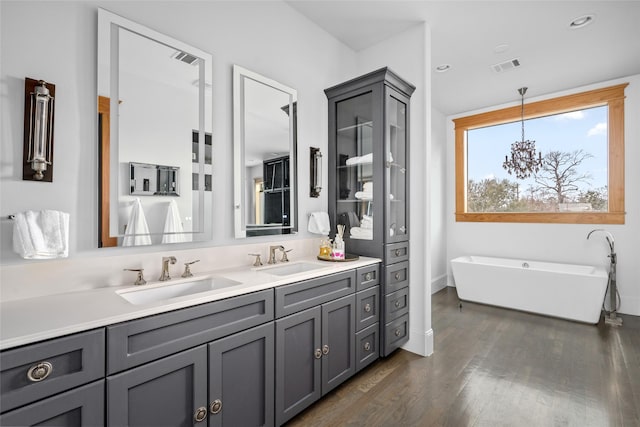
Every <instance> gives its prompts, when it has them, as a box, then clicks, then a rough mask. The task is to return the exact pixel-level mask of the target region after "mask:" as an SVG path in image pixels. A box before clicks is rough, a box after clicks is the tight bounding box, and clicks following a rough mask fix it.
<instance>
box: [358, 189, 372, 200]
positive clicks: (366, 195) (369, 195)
mask: <svg viewBox="0 0 640 427" xmlns="http://www.w3.org/2000/svg"><path fill="white" fill-rule="evenodd" d="M355 198H356V199H359V200H373V193H368V192H366V191H356V194H355Z"/></svg>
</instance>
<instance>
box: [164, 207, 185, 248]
mask: <svg viewBox="0 0 640 427" xmlns="http://www.w3.org/2000/svg"><path fill="white" fill-rule="evenodd" d="M183 233H184V229H183V228H182V220H181V219H180V211H179V210H178V204H177V203H176V201H175V200H171V201H170V202H169V206H168V207H167V216H166V218H165V220H164V234H163V235H162V243H182V242H186V241H187V239H186V238H185V237H186V236H185V235H184V234H183Z"/></svg>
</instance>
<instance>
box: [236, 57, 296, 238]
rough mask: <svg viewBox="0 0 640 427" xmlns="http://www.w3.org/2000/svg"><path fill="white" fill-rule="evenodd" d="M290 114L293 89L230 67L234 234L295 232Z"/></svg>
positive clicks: (293, 146) (293, 110) (293, 142)
mask: <svg viewBox="0 0 640 427" xmlns="http://www.w3.org/2000/svg"><path fill="white" fill-rule="evenodd" d="M296 116H297V92H296V90H295V89H292V88H290V87H287V86H285V85H283V84H281V83H278V82H276V81H274V80H271V79H269V78H266V77H264V76H261V75H260V74H257V73H254V72H252V71H249V70H247V69H245V68H242V67H240V66H238V65H234V66H233V128H234V132H233V142H234V208H235V209H234V210H235V236H236V238H244V237H252V236H265V235H275V234H291V233H295V232H297V230H298V218H297V210H298V209H297V191H296V189H297V182H296V181H297V179H296V177H297V173H296V170H297V168H296V152H297V117H296Z"/></svg>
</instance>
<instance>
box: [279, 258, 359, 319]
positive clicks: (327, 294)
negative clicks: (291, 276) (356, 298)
mask: <svg viewBox="0 0 640 427" xmlns="http://www.w3.org/2000/svg"><path fill="white" fill-rule="evenodd" d="M355 289H356V271H355V270H351V271H345V272H343V273H337V274H332V275H330V276H325V277H320V278H317V279H311V280H305V281H304V282H298V283H293V284H291V285H284V286H279V287H277V288H276V318H280V317H283V316H288V315H289V314H293V313H297V312H299V311H302V310H306V309H307V308H311V307H315V306H317V305H320V304H324V303H325V302H328V301H331V300H334V299H336V298H340V297H343V296H346V295H349V294H352V293H354V292H355Z"/></svg>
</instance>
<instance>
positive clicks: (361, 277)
mask: <svg viewBox="0 0 640 427" xmlns="http://www.w3.org/2000/svg"><path fill="white" fill-rule="evenodd" d="M356 275H357V277H356V280H357V282H358V283H357V285H356V291H362V290H365V289H367V288H370V287H372V286H375V285H379V284H380V264H375V265H369V266H367V267H360V268H358V269H357V270H356Z"/></svg>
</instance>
